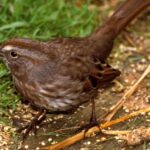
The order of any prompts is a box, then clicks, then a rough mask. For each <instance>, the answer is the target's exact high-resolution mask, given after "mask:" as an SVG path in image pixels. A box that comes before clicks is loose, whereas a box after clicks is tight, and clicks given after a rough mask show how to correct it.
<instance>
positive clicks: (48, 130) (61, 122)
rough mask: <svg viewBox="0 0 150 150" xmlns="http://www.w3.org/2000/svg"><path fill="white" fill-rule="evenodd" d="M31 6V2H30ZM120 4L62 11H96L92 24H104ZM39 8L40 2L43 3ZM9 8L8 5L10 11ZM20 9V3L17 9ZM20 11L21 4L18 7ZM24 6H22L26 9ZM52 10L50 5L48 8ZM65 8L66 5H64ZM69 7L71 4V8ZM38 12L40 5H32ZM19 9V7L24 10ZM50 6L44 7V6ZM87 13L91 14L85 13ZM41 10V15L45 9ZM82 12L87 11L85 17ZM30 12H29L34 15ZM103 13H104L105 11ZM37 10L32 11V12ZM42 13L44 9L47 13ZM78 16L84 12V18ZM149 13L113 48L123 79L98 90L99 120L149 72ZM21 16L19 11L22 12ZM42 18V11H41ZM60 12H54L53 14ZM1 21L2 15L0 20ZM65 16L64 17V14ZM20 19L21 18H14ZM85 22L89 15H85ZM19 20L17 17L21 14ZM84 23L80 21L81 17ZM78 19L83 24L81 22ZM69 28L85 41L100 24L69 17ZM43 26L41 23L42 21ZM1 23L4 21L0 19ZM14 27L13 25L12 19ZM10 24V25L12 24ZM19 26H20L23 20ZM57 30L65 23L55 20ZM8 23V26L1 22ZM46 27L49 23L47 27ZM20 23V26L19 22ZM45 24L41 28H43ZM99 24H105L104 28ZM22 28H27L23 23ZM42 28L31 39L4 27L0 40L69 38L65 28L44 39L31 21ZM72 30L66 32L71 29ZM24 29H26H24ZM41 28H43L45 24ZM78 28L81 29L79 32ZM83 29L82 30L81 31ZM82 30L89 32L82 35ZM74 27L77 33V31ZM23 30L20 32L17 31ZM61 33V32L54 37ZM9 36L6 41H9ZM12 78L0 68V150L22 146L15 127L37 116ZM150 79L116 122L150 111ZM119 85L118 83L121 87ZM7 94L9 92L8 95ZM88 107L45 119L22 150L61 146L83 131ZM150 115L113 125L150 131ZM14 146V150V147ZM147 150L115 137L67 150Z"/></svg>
mask: <svg viewBox="0 0 150 150" xmlns="http://www.w3.org/2000/svg"><path fill="white" fill-rule="evenodd" d="M3 2H4V3H5V0H4V1H3ZM28 2H31V1H29V0H28ZM118 2H119V0H115V1H112V2H111V5H109V6H108V4H110V3H107V2H105V3H104V2H101V3H92V4H91V3H90V4H88V5H86V6H84V7H83V5H85V2H83V4H82V3H79V2H78V3H77V4H76V5H77V6H76V8H71V6H67V7H68V10H67V11H66V10H65V11H64V13H66V14H67V13H68V12H69V10H71V9H73V10H74V11H72V12H71V13H72V14H71V15H77V14H76V13H78V12H80V11H81V12H82V13H83V16H84V15H85V14H84V13H85V12H86V13H89V15H90V12H89V11H92V12H93V9H96V11H94V12H93V15H91V18H89V19H93V20H94V19H95V20H100V21H101V22H104V20H105V18H106V16H109V15H110V14H111V13H112V10H113V9H114V6H115V5H117V4H118ZM39 3H40V2H39ZM9 5H10V6H11V7H12V11H13V6H14V5H13V3H10V4H9ZM9 5H8V6H9ZM16 5H19V4H16ZM20 5H21V6H22V5H23V4H21V3H20ZM24 5H25V4H24ZM24 5H23V6H22V7H24ZM49 5H50V4H49ZM61 5H63V4H61ZM70 5H73V4H72V3H70ZM33 6H35V8H36V3H35V4H34V5H33ZM22 7H21V8H22ZM43 7H46V6H43ZM62 7H63V8H64V9H67V8H66V6H62ZM87 8H88V10H87ZM39 9H41V10H42V8H41V7H39ZM83 9H84V11H85V12H83ZM31 10H32V9H30V11H31ZM104 10H105V11H104ZM32 11H34V10H32ZM43 11H44V10H43ZM81 12H80V13H81ZM149 12H150V11H149V10H145V11H144V12H143V13H142V14H141V15H140V16H139V17H138V18H137V19H135V20H134V21H133V22H132V24H130V26H128V28H127V30H126V31H123V32H122V33H121V35H120V36H119V37H118V39H117V40H116V43H115V47H114V49H113V53H112V55H111V56H110V58H109V62H110V64H111V65H112V66H113V67H114V68H117V69H119V70H120V71H121V76H120V77H119V78H117V82H114V83H113V84H112V85H111V86H110V87H108V88H107V89H101V90H100V91H99V97H98V98H97V99H96V114H97V117H98V118H99V119H101V118H102V116H104V115H105V114H106V113H107V111H108V110H109V108H110V107H111V106H112V105H114V104H116V102H117V101H118V100H119V99H120V98H121V97H122V96H123V94H124V93H125V91H126V90H127V89H128V88H129V87H130V86H131V85H132V84H133V83H134V82H135V81H136V80H138V78H139V77H140V76H141V75H142V73H143V72H144V70H145V69H146V66H147V65H148V64H149V62H150V55H149V53H150V51H149V49H150V38H149V37H150V28H149V25H150V23H149V21H150V16H148V15H149ZM18 14H19V10H18ZM43 14H44V12H43ZM56 14H57V12H56V11H55V15H56ZM0 16H2V15H0ZM64 16H65V15H64ZM15 17H16V18H17V16H15ZM84 17H85V16H84ZM4 18H5V17H4V12H3V21H4ZM18 18H19V15H18ZM81 18H82V16H81ZM81 18H80V19H81ZM67 19H68V20H67V21H68V23H70V22H71V24H69V25H70V26H71V25H72V24H73V23H72V22H73V19H74V20H75V21H74V24H75V25H72V26H71V29H69V30H70V32H71V33H72V36H79V35H80V36H84V35H87V34H89V33H90V32H92V30H94V29H93V28H94V26H98V23H97V22H96V21H93V20H92V21H88V22H87V24H90V25H88V26H87V25H86V24H84V23H83V22H81V23H79V22H76V21H79V20H78V19H77V18H76V17H74V18H73V19H71V20H70V21H69V18H67ZM42 21H43V20H42ZM42 21H41V22H42ZM1 22H2V19H1ZM10 22H11V20H10ZM10 22H9V23H10ZM20 22H21V21H20ZM56 22H57V23H58V24H59V25H57V28H61V25H62V27H65V25H64V24H63V23H64V22H65V21H64V20H63V21H61V20H59V21H56ZM2 23H3V24H4V22H2ZM44 23H45V24H46V22H44ZM16 24H17V23H16ZM41 24H42V23H41ZM45 24H44V26H48V25H49V24H46V25H45ZM100 24H101V23H100ZM22 25H23V23H22ZM32 25H33V26H34V25H38V27H37V31H34V34H32V35H30V34H31V33H30V32H31V31H28V33H30V34H25V31H26V27H24V25H23V26H21V27H20V26H19V27H15V28H11V30H10V29H9V27H8V26H6V25H5V26H2V27H3V28H2V27H0V31H2V33H3V35H1V36H0V38H1V41H3V40H5V39H7V38H9V37H13V32H14V34H15V36H24V37H31V38H36V39H43V40H46V39H47V37H48V36H49V37H50V36H53V35H58V36H71V34H69V33H68V32H69V31H67V28H63V29H62V30H61V29H59V30H58V32H57V29H55V33H53V32H51V30H52V29H53V27H51V28H50V31H48V32H50V33H51V35H49V34H46V36H45V37H44V34H43V35H42V33H41V31H39V30H40V23H36V22H33V24H32ZM69 25H68V27H69ZM25 26H26V25H25ZM41 26H43V25H41ZM76 26H77V27H78V28H76ZM79 27H80V28H79ZM84 27H86V29H85V30H84ZM5 28H8V30H7V31H6V30H4V29H5ZM18 28H23V30H21V33H20V32H18V31H16V30H17V29H18ZM74 28H76V29H74ZM18 30H19V29H18ZM43 30H44V32H45V33H46V30H48V28H46V27H44V29H43ZM56 32H57V33H56ZM6 35H8V37H6ZM10 76H11V75H10V73H9V72H8V71H7V70H6V67H5V66H4V65H3V63H1V65H0V77H1V78H0V83H1V86H0V91H1V95H0V96H1V97H0V101H1V102H0V131H1V133H0V147H1V149H7V148H8V149H14V150H15V149H18V148H17V147H18V145H20V138H19V137H20V135H18V134H17V133H16V132H15V131H14V130H15V129H16V127H17V126H19V125H20V124H21V123H22V122H23V123H24V122H25V121H30V118H31V117H32V116H34V115H35V114H36V113H37V111H35V110H33V109H32V108H31V107H30V106H29V105H26V104H23V103H21V102H20V99H21V97H20V96H18V93H17V92H16V91H15V89H14V87H13V84H12V81H11V79H10ZM149 80H150V75H148V76H147V77H146V78H145V79H144V80H143V82H142V83H141V84H140V86H139V87H138V89H137V90H136V92H135V93H134V94H133V95H132V96H131V97H130V98H129V99H128V101H127V103H125V104H124V106H123V109H121V110H120V111H119V112H118V113H117V115H115V117H114V118H118V117H120V116H123V115H127V114H129V113H130V112H133V111H136V110H138V109H142V108H146V107H149V106H150V95H149V93H150V82H149ZM118 82H119V84H118ZM6 91H7V92H6ZM10 100H11V101H12V100H13V103H12V102H11V101H10ZM90 110H91V107H90V103H86V104H84V105H82V106H80V107H79V109H78V110H77V111H75V112H74V113H73V114H65V115H64V114H59V115H56V114H47V119H46V121H45V122H43V123H42V125H41V126H40V128H39V129H37V134H36V135H31V136H29V137H28V138H27V139H26V140H25V142H24V143H23V144H22V146H21V147H22V149H29V150H32V149H36V150H38V149H40V148H41V147H44V146H45V145H46V146H50V145H52V144H55V143H57V142H59V141H62V140H64V139H66V138H67V137H70V136H72V135H74V134H75V133H74V132H75V127H77V126H80V125H82V124H84V123H86V122H88V120H89V116H90ZM149 122H150V114H149V113H148V114H144V115H140V116H138V117H135V118H133V119H130V120H129V121H126V122H123V123H120V124H118V125H115V126H112V127H111V129H112V130H133V129H136V128H139V127H146V128H148V127H150V126H149ZM102 138H105V139H106V140H105V141H104V142H101V141H100V140H101V139H102ZM12 147H13V148H12ZM77 149H81V150H90V149H91V150H93V149H94V150H103V149H105V150H109V149H112V150H120V149H122V150H129V149H131V150H141V149H143V150H146V149H150V144H149V142H147V141H143V142H142V143H141V144H138V145H135V146H129V145H127V144H126V143H125V141H122V140H118V138H117V137H116V136H108V135H107V136H106V135H99V134H98V135H96V136H93V137H91V138H86V139H84V140H82V141H81V142H78V143H76V144H74V145H72V146H70V147H68V148H66V150H77Z"/></svg>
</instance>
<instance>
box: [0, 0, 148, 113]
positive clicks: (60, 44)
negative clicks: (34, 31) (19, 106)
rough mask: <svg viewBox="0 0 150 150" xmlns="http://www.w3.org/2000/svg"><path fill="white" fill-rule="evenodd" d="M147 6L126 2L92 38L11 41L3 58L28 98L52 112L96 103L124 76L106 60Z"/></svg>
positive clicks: (132, 0) (3, 50)
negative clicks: (104, 88)
mask: <svg viewBox="0 0 150 150" xmlns="http://www.w3.org/2000/svg"><path fill="white" fill-rule="evenodd" d="M148 5H150V0H145V1H143V0H126V1H125V2H124V3H123V4H122V5H121V6H120V7H119V9H118V10H116V12H115V13H114V14H113V15H112V16H111V17H110V19H108V20H107V21H106V23H105V24H104V26H102V27H101V28H98V30H97V31H96V32H94V33H93V34H91V35H90V36H88V37H85V38H61V39H54V40H51V41H48V42H39V41H33V40H29V39H12V40H9V41H7V42H6V43H4V44H3V45H2V47H1V51H0V55H1V56H2V57H3V58H4V60H5V62H6V64H7V65H8V67H9V68H10V70H11V73H12V78H13V81H14V84H15V86H16V88H17V90H18V91H19V92H20V93H21V94H22V96H23V97H24V98H25V99H27V100H28V101H30V102H31V103H32V104H33V105H35V106H37V107H39V108H41V109H46V110H48V111H50V112H54V111H61V112H62V111H67V110H70V109H72V108H74V107H77V106H79V105H80V104H82V103H84V102H86V101H89V100H90V99H94V98H95V97H96V95H97V93H98V88H100V87H102V86H104V85H105V84H108V83H110V82H111V81H112V80H113V79H115V78H116V77H117V76H118V75H119V74H120V72H119V71H118V70H115V69H113V68H111V66H109V65H108V64H107V63H105V61H106V59H107V57H108V56H109V54H110V52H111V50H112V47H113V42H114V40H115V38H116V37H117V35H118V34H119V33H120V32H121V30H123V29H124V28H125V27H126V25H127V24H129V22H130V21H131V20H132V19H133V18H134V17H135V16H136V15H138V14H139V13H140V12H141V11H142V10H143V9H144V8H146V7H147V6H148Z"/></svg>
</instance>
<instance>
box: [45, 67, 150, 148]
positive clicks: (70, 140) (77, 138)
mask: <svg viewBox="0 0 150 150" xmlns="http://www.w3.org/2000/svg"><path fill="white" fill-rule="evenodd" d="M149 72H150V65H149V66H148V67H147V69H146V70H145V72H144V73H143V75H142V76H141V77H140V79H139V80H138V81H137V82H136V83H135V84H134V85H133V87H132V88H130V89H129V91H127V92H126V93H125V95H124V96H123V98H122V99H121V100H120V101H119V102H118V103H117V105H115V107H113V109H112V113H110V114H109V115H108V117H107V118H108V119H111V118H112V117H113V116H114V115H115V113H116V112H117V110H118V109H120V108H121V107H122V105H123V103H124V102H125V101H126V99H127V97H129V96H130V95H131V94H132V93H133V92H134V91H135V89H136V88H137V86H138V85H139V83H140V82H141V81H142V80H143V79H144V78H145V77H146V75H147V74H148V73H149ZM149 111H150V108H146V109H142V110H139V111H136V112H133V113H131V114H129V115H128V116H124V117H121V118H119V119H116V120H112V121H110V122H106V123H104V124H102V125H100V128H102V129H103V128H107V127H109V126H112V125H114V124H117V123H119V122H123V121H125V120H127V119H129V118H131V117H134V116H137V115H139V114H140V113H142V112H149ZM96 132H99V128H97V127H93V128H91V129H90V130H88V132H87V133H86V137H88V136H90V135H91V134H92V133H96ZM83 138H84V132H80V133H78V134H76V135H74V136H72V137H70V138H68V139H66V140H64V141H62V142H60V143H58V144H55V145H52V146H50V147H47V148H45V149H48V150H59V149H63V148H65V147H67V146H70V145H72V144H74V143H76V142H78V141H80V140H82V139H83Z"/></svg>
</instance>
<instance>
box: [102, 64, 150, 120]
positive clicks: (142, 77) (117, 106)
mask: <svg viewBox="0 0 150 150" xmlns="http://www.w3.org/2000/svg"><path fill="white" fill-rule="evenodd" d="M149 72H150V65H148V67H147V68H146V70H145V71H144V73H143V74H142V76H141V77H140V78H139V80H138V81H137V82H136V83H135V84H134V85H133V86H132V87H131V88H130V89H129V90H128V91H127V92H126V93H125V94H124V95H123V97H122V98H121V99H120V100H119V101H118V102H117V104H116V105H114V106H113V107H111V110H110V112H109V113H108V114H107V115H106V117H105V118H104V121H110V120H111V119H112V117H113V116H114V115H115V114H116V113H117V111H118V110H119V109H120V108H121V107H122V106H123V104H124V103H125V102H126V101H127V100H128V99H127V98H129V97H130V96H131V95H132V94H133V93H134V91H135V89H136V88H137V87H138V85H139V84H140V83H141V81H142V80H143V79H144V78H145V77H146V76H147V74H148V73H149Z"/></svg>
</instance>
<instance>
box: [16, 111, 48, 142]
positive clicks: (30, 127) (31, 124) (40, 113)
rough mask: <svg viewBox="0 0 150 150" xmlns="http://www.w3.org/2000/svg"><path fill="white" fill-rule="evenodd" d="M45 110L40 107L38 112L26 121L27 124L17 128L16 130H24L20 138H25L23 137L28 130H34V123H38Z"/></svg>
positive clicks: (43, 117) (44, 114) (42, 118)
mask: <svg viewBox="0 0 150 150" xmlns="http://www.w3.org/2000/svg"><path fill="white" fill-rule="evenodd" d="M46 112H47V111H46V110H45V109H42V110H40V111H39V112H38V114H37V115H36V116H35V117H34V118H33V119H32V120H31V122H30V123H28V124H27V125H25V126H24V127H21V128H19V129H18V130H17V131H18V132H21V131H23V130H24V132H23V135H22V138H23V140H25V138H26V137H27V136H28V134H29V132H30V131H31V130H32V129H33V130H35V127H36V125H39V124H40V123H41V122H42V121H43V120H44V119H45V116H46Z"/></svg>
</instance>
